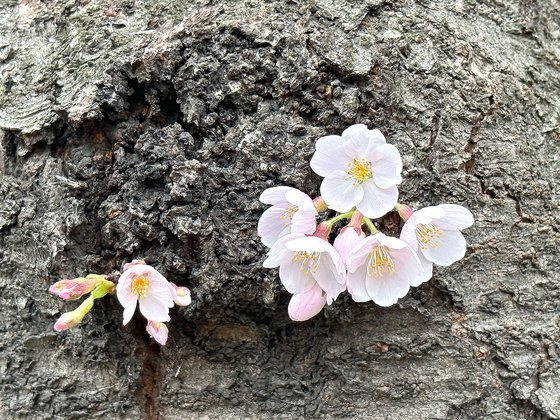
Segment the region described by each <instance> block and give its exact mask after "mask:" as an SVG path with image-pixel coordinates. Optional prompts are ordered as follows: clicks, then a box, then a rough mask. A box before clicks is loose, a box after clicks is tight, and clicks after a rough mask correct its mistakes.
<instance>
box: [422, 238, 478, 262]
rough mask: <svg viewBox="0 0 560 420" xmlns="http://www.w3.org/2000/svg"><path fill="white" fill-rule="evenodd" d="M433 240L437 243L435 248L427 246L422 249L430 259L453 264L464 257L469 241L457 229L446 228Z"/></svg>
mask: <svg viewBox="0 0 560 420" xmlns="http://www.w3.org/2000/svg"><path fill="white" fill-rule="evenodd" d="M432 240H433V241H435V242H436V243H437V246H436V247H435V248H433V247H431V246H427V247H426V248H425V249H424V248H420V249H421V250H422V253H423V254H424V257H426V259H427V260H428V261H431V262H433V263H434V264H437V265H442V266H444V267H446V266H448V265H451V264H453V263H454V262H456V261H459V260H460V259H461V258H463V257H464V256H465V252H466V251H467V242H466V241H465V238H464V237H463V234H462V233H461V232H459V231H457V230H444V231H443V233H442V234H441V236H440V237H438V238H433V239H432Z"/></svg>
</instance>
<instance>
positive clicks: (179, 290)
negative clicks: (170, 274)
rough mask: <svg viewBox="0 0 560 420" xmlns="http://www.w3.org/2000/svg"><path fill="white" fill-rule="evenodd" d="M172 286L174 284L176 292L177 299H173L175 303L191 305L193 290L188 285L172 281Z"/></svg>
mask: <svg viewBox="0 0 560 420" xmlns="http://www.w3.org/2000/svg"><path fill="white" fill-rule="evenodd" d="M170 283H171V282H170ZM171 286H173V288H174V289H175V293H176V296H175V299H173V301H174V302H175V305H177V306H189V305H190V304H191V291H190V290H189V289H188V288H187V287H183V286H177V285H176V284H175V283H171Z"/></svg>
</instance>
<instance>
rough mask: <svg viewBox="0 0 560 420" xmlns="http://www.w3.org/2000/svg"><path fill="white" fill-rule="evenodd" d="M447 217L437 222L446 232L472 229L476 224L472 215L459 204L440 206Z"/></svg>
mask: <svg viewBox="0 0 560 420" xmlns="http://www.w3.org/2000/svg"><path fill="white" fill-rule="evenodd" d="M438 207H439V208H442V209H443V210H444V211H445V215H444V216H443V217H442V218H441V219H439V220H437V221H436V224H437V225H438V226H439V227H440V228H441V229H445V230H462V229H466V228H468V227H471V226H472V224H473V223H474V218H473V215H472V213H471V212H470V211H469V210H468V209H466V208H464V207H463V206H459V205H458V204H440V205H439V206H438Z"/></svg>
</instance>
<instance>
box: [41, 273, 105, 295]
mask: <svg viewBox="0 0 560 420" xmlns="http://www.w3.org/2000/svg"><path fill="white" fill-rule="evenodd" d="M98 277H101V276H95V275H89V276H87V277H85V278H84V277H79V278H76V279H63V280H60V281H57V282H56V283H55V284H53V285H52V286H51V287H49V292H50V293H52V294H53V295H55V296H58V297H59V298H61V299H64V300H75V299H79V298H81V297H82V296H84V295H87V294H88V293H89V292H91V291H92V290H93V289H94V288H95V286H97V284H98V283H99V281H100V279H99V278H98Z"/></svg>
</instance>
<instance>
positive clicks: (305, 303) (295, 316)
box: [288, 284, 327, 321]
mask: <svg viewBox="0 0 560 420" xmlns="http://www.w3.org/2000/svg"><path fill="white" fill-rule="evenodd" d="M325 303H327V297H326V295H325V293H324V292H323V290H322V289H321V288H320V287H319V285H318V284H315V286H313V287H312V288H311V289H309V290H308V291H307V292H305V293H296V294H295V295H293V296H292V299H291V300H290V304H289V305H288V314H289V315H290V318H291V319H292V320H294V321H307V320H308V319H310V318H313V317H314V316H315V315H317V314H318V313H319V312H321V309H323V307H324V306H325Z"/></svg>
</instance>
